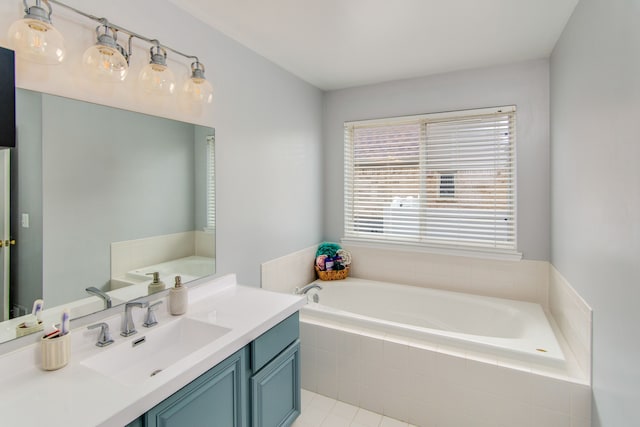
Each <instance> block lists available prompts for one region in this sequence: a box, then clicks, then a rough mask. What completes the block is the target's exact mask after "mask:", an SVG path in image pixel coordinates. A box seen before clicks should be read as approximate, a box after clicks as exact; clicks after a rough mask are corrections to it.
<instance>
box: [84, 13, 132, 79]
mask: <svg viewBox="0 0 640 427" xmlns="http://www.w3.org/2000/svg"><path fill="white" fill-rule="evenodd" d="M100 29H103V31H104V32H103V33H102V34H100ZM96 34H97V37H98V41H97V43H96V44H94V45H93V46H91V47H89V48H88V49H87V50H86V51H85V52H84V55H83V56H82V64H83V65H84V66H85V69H86V70H87V71H88V72H89V73H90V74H92V75H93V77H94V78H97V79H102V80H107V81H113V82H118V81H123V80H124V79H125V77H127V73H128V72H129V53H128V52H127V50H126V49H125V48H124V47H122V46H120V45H119V44H118V43H117V40H118V32H117V31H116V30H114V29H112V28H110V27H109V25H108V23H106V22H105V24H104V25H101V26H98V27H97V28H96Z"/></svg>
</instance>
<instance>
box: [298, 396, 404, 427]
mask: <svg viewBox="0 0 640 427" xmlns="http://www.w3.org/2000/svg"><path fill="white" fill-rule="evenodd" d="M293 427H415V426H412V425H410V424H407V423H405V422H402V421H398V420H396V419H393V418H389V417H385V416H383V415H380V414H376V413H375V412H371V411H367V410H366V409H362V408H358V407H357V406H353V405H349V404H348V403H344V402H340V401H339V400H335V399H331V398H329V397H326V396H323V395H321V394H316V393H313V392H311V391H308V390H304V389H303V390H302V414H301V415H300V416H299V417H298V419H297V420H296V421H295V422H294V423H293Z"/></svg>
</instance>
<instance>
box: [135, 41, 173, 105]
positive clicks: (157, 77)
mask: <svg viewBox="0 0 640 427" xmlns="http://www.w3.org/2000/svg"><path fill="white" fill-rule="evenodd" d="M154 49H155V52H154ZM150 53H151V60H150V61H149V63H148V64H147V65H145V66H144V68H142V70H141V71H140V75H139V76H138V81H139V82H140V84H141V85H142V89H144V91H145V92H147V93H152V94H155V95H165V96H166V95H173V93H174V92H175V90H176V78H175V77H174V75H173V72H172V71H171V70H170V69H169V67H167V51H166V50H165V49H163V48H162V47H160V45H159V44H158V45H156V46H152V47H151V50H150Z"/></svg>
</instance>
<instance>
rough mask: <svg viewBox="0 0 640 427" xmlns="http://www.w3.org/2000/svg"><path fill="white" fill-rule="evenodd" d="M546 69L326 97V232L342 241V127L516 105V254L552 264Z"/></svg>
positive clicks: (483, 72) (529, 67)
mask: <svg viewBox="0 0 640 427" xmlns="http://www.w3.org/2000/svg"><path fill="white" fill-rule="evenodd" d="M548 73H549V64H548V61H546V60H538V61H531V62H524V63H518V64H513V65H507V66H501V67H494V68H486V69H478V70H470V71H461V72H455V73H447V74H441V75H435V76H429V77H424V78H418V79H410V80H401V81H395V82H390V83H384V84H378V85H371V86H363V87H358V88H352V89H344V90H338V91H332V92H328V93H327V94H326V96H325V105H324V136H325V142H326V144H325V146H324V149H323V153H324V171H325V174H324V230H325V238H326V239H328V240H333V241H336V240H338V239H339V238H340V237H342V235H343V224H344V218H343V215H344V214H343V199H344V196H343V153H344V151H343V144H344V143H343V141H344V136H343V123H344V122H345V121H350V120H362V119H375V118H382V117H394V116H405V115H412V114H421V113H432V112H441V111H451V110H463V109H470V108H481V107H492V106H501V105H513V104H515V105H517V126H518V127H517V142H516V144H517V155H518V165H517V168H518V171H517V186H518V204H517V209H518V250H519V251H521V252H522V253H523V256H524V258H526V259H532V260H548V259H549V236H548V232H547V230H548V229H549V179H548V176H549V79H548V77H549V74H548Z"/></svg>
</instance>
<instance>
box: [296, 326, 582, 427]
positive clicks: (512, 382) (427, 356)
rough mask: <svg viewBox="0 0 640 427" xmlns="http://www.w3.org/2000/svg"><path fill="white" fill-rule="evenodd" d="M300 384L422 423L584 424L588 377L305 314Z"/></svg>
mask: <svg viewBox="0 0 640 427" xmlns="http://www.w3.org/2000/svg"><path fill="white" fill-rule="evenodd" d="M300 336H301V354H302V359H301V360H302V387H303V388H304V389H307V390H309V391H313V392H316V393H319V394H321V395H324V396H327V397H330V398H333V399H337V400H340V401H342V402H346V403H349V404H351V405H354V406H358V407H361V408H364V409H367V410H369V411H373V412H377V413H380V414H383V415H385V416H388V417H391V418H395V419H398V420H401V421H403V422H408V423H410V424H415V425H418V426H424V427H427V426H448V425H469V426H471V425H472V426H474V427H482V426H487V427H488V426H491V427H500V426H504V427H513V426H518V427H538V426H545V427H555V426H566V427H587V426H589V425H590V414H591V410H590V404H591V389H590V387H589V385H588V383H587V382H586V381H582V380H578V379H575V378H570V377H568V376H567V375H566V374H562V373H549V372H546V373H543V372H542V371H540V370H538V369H537V368H536V367H535V366H532V365H531V366H521V365H519V366H516V365H514V364H513V362H511V361H508V360H495V359H493V360H492V359H491V358H489V357H487V356H481V355H476V354H473V353H470V352H469V353H465V352H456V351H454V350H453V349H449V348H445V347H437V346H429V345H426V344H424V343H418V342H414V341H411V340H397V339H394V338H393V337H390V336H385V335H381V334H377V333H375V332H372V331H365V330H355V329H349V328H345V327H341V326H340V325H332V326H329V327H327V325H318V324H314V323H309V322H307V321H305V319H304V314H303V315H302V317H301V328H300Z"/></svg>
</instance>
